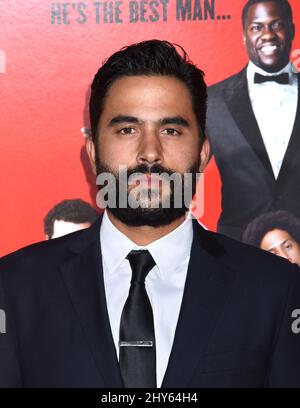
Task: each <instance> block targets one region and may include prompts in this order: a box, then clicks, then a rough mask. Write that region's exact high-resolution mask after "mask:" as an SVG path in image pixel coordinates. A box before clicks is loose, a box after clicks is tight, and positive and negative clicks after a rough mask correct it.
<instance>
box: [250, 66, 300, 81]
mask: <svg viewBox="0 0 300 408" xmlns="http://www.w3.org/2000/svg"><path fill="white" fill-rule="evenodd" d="M256 72H257V73H258V74H261V75H265V76H272V75H280V74H283V73H286V72H287V73H288V74H289V77H290V82H291V78H292V77H293V75H294V73H295V72H296V71H295V68H294V66H293V64H292V63H291V62H289V63H288V64H287V65H286V66H285V67H284V68H282V69H281V70H280V71H277V72H272V73H271V72H267V71H264V70H263V69H262V68H259V67H258V66H257V65H255V64H254V63H253V62H252V61H249V64H248V67H247V79H248V83H250V84H252V83H254V75H255V73H256Z"/></svg>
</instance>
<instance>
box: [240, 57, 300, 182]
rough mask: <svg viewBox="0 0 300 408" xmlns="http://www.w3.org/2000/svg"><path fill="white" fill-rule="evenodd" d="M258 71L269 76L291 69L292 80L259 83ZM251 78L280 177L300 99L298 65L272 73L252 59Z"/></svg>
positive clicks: (253, 102) (254, 105)
mask: <svg viewBox="0 0 300 408" xmlns="http://www.w3.org/2000/svg"><path fill="white" fill-rule="evenodd" d="M256 72H257V73H259V74H262V75H266V76H268V75H278V74H281V73H284V72H287V73H288V74H289V78H290V81H289V84H287V85H282V84H278V83H276V82H264V83H262V84H255V83H254V75H255V73H256ZM247 80H248V90H249V96H250V101H251V105H252V108H253V111H254V115H255V117H256V120H257V123H258V126H259V129H260V132H261V135H262V138H263V141H264V144H265V147H266V150H267V153H268V155H269V159H270V162H271V165H272V168H273V173H274V176H275V178H276V179H277V177H278V174H279V171H280V168H281V165H282V162H283V158H284V155H285V152H286V149H287V146H288V143H289V140H290V137H291V134H292V131H293V126H294V122H295V118H296V110H297V103H298V80H297V75H296V69H295V67H293V65H292V64H291V63H288V65H287V66H286V67H284V68H283V69H282V70H280V71H278V72H274V73H269V72H266V71H264V70H262V69H261V68H259V67H257V66H256V65H255V64H253V63H252V62H251V61H250V62H249V65H248V67H247Z"/></svg>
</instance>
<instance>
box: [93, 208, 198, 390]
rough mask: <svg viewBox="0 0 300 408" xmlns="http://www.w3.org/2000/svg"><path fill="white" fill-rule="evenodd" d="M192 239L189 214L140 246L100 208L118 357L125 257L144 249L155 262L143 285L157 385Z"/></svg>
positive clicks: (126, 284)
mask: <svg viewBox="0 0 300 408" xmlns="http://www.w3.org/2000/svg"><path fill="white" fill-rule="evenodd" d="M192 240H193V226H192V220H191V217H190V216H188V217H187V218H186V220H185V221H184V222H183V223H182V224H181V225H179V226H178V227H177V228H176V229H175V230H173V231H172V232H170V233H169V234H167V235H165V236H164V237H162V238H160V239H158V240H156V241H154V242H152V243H151V244H149V245H146V246H144V247H141V246H137V245H136V244H135V243H134V242H132V241H131V240H130V239H129V238H128V237H127V236H126V235H124V234H123V233H122V232H120V231H119V230H118V229H117V228H116V227H115V226H114V225H113V224H112V222H111V221H110V219H109V217H108V215H107V212H106V211H105V212H104V215H103V219H102V223H101V228H100V244H101V252H102V263H103V277H104V287H105V295H106V304H107V309H108V315H109V321H110V327H111V331H112V335H113V340H114V344H115V347H116V352H117V356H118V357H119V346H118V342H119V328H120V319H121V313H122V310H123V307H124V304H125V301H126V299H127V297H128V293H129V287H130V280H131V268H130V264H129V261H128V260H127V259H126V256H127V255H128V253H129V252H130V251H131V250H133V249H147V250H148V251H149V252H150V254H151V255H152V257H153V259H154V261H155V263H156V265H155V266H154V267H153V268H152V269H151V271H150V272H149V273H148V275H147V277H146V280H145V286H146V291H147V294H148V297H149V300H150V303H151V306H152V311H153V318H154V332H155V342H156V377H157V387H160V386H161V383H162V381H163V377H164V374H165V371H166V368H167V365H168V360H169V356H170V352H171V349H172V345H173V340H174V334H175V329H176V325H177V320H178V316H179V310H180V306H181V301H182V295H183V290H184V284H185V279H186V275H187V269H188V263H189V259H190V252H191V246H192Z"/></svg>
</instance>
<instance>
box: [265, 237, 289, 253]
mask: <svg viewBox="0 0 300 408" xmlns="http://www.w3.org/2000/svg"><path fill="white" fill-rule="evenodd" d="M287 241H289V238H286V239H284V240H283V241H279V242H276V243H275V245H273V246H271V247H270V248H269V249H268V251H272V250H273V249H276V248H277V247H278V246H281V245H284V244H286V243H287Z"/></svg>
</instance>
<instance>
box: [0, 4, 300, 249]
mask: <svg viewBox="0 0 300 408" xmlns="http://www.w3.org/2000/svg"><path fill="white" fill-rule="evenodd" d="M185 2H186V0H183V3H185ZM196 2H197V1H196V0H192V1H191V4H192V6H194V5H195V3H196ZM245 2H246V1H245V0H234V1H233V0H215V1H214V5H215V19H211V18H208V19H206V20H205V19H202V20H195V21H191V20H190V21H178V20H177V19H176V3H177V2H176V0H169V2H168V5H167V21H163V7H162V4H161V2H160V1H157V3H158V4H159V7H157V11H158V13H159V20H158V21H156V22H151V21H150V18H149V17H150V15H153V14H151V12H149V3H150V0H148V1H145V2H144V4H145V6H144V7H145V9H146V10H147V12H146V14H145V16H144V17H145V18H146V19H148V21H147V22H146V21H145V22H141V21H139V22H136V23H130V22H129V13H128V8H129V1H128V0H126V1H125V0H124V1H123V2H121V5H120V9H121V10H122V14H121V18H122V19H123V22H122V23H116V22H115V18H114V19H113V22H112V23H111V22H109V21H108V22H106V23H105V22H104V21H103V19H102V16H103V15H102V8H101V9H100V20H99V23H97V22H96V18H95V17H96V15H95V6H93V4H94V3H95V1H84V2H78V1H73V2H64V4H65V7H66V10H67V11H68V12H69V14H68V15H66V16H65V21H64V20H63V16H62V14H61V17H60V24H58V22H59V20H58V18H57V17H56V18H55V19H54V20H53V21H52V15H51V9H52V7H54V8H55V10H57V9H58V7H60V8H61V11H62V8H63V2H57V1H55V2H51V1H48V0H41V1H38V0H26V1H23V2H21V1H19V0H10V1H9V2H8V1H7V2H4V4H3V5H2V7H1V16H0V95H1V104H0V125H1V142H0V146H1V148H0V166H1V171H0V183H1V184H0V185H1V211H0V218H1V220H0V226H1V227H0V255H3V254H6V253H8V252H11V251H13V250H15V249H18V248H20V247H22V246H24V245H27V244H30V243H32V242H35V241H39V240H42V239H44V233H43V218H44V216H45V214H46V213H47V212H48V210H49V209H50V208H51V207H52V206H53V205H54V204H56V203H58V202H59V201H61V200H63V199H66V198H83V199H84V200H86V201H89V202H93V200H94V194H93V192H92V190H93V189H91V188H90V185H89V183H88V182H87V177H86V172H85V168H86V169H87V168H88V167H87V162H86V156H85V154H84V138H83V136H82V134H81V132H80V129H81V127H82V126H84V125H86V126H88V122H87V111H86V99H87V92H88V88H89V85H90V83H91V81H92V79H93V75H94V74H95V72H96V71H97V69H98V68H99V66H100V64H101V62H102V61H103V59H104V58H106V57H108V56H109V55H110V54H111V53H112V52H114V51H116V50H118V49H119V48H121V47H122V46H124V45H128V44H130V43H132V42H138V41H142V40H146V39H151V38H159V39H166V40H168V41H171V42H175V43H178V44H181V45H182V46H183V47H184V48H185V49H186V51H187V52H188V54H189V56H190V58H191V59H192V61H194V62H195V63H196V64H197V65H198V66H199V67H200V68H201V69H203V70H204V71H205V72H206V81H207V83H208V84H212V83H215V82H217V81H219V80H221V79H224V78H225V77H227V76H229V75H231V74H233V73H235V72H237V71H238V70H240V69H241V68H242V67H243V65H244V64H246V62H247V55H246V52H245V50H244V47H243V45H242V30H241V22H240V15H241V9H242V7H243V5H244V4H245ZM290 2H291V4H292V7H293V10H294V16H295V18H294V20H295V23H296V29H297V28H298V27H299V30H300V5H299V0H291V1H290ZM101 3H102V4H103V3H105V2H103V1H102V2H101ZM106 3H107V6H109V4H108V3H111V4H112V5H115V4H116V2H115V1H111V2H106ZM137 3H139V5H141V4H142V3H141V2H140V1H139V2H137ZM205 3H207V4H211V3H213V1H208V0H203V1H199V4H201V5H202V7H204V4H205ZM153 4H155V3H152V5H153ZM84 6H86V9H85V10H84V12H85V15H86V21H85V22H84V21H83V19H82V15H80V13H79V11H78V10H79V8H80V7H81V9H82V10H83V7H84ZM192 8H193V7H192ZM202 11H203V17H204V8H203V10H202ZM223 15H224V16H228V15H230V17H231V18H230V19H228V18H226V19H224V20H223V19H222V18H221V19H218V18H217V16H223ZM140 17H141V16H140ZM78 19H79V21H80V20H81V23H80V22H78ZM64 22H65V23H69V24H64ZM293 48H294V49H298V48H300V36H299V35H298V36H297V34H296V40H295V41H294V47H293ZM205 188H206V190H205V213H204V216H203V218H202V221H203V222H204V223H205V224H206V225H207V226H208V227H209V228H211V229H214V228H215V226H216V221H217V218H218V215H219V212H220V180H219V175H218V172H217V170H216V168H215V165H214V162H213V161H212V162H211V163H210V164H209V167H208V168H207V171H206V180H205Z"/></svg>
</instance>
